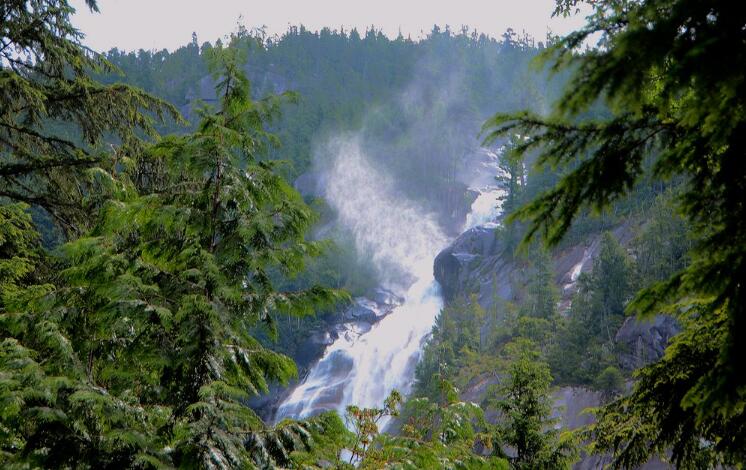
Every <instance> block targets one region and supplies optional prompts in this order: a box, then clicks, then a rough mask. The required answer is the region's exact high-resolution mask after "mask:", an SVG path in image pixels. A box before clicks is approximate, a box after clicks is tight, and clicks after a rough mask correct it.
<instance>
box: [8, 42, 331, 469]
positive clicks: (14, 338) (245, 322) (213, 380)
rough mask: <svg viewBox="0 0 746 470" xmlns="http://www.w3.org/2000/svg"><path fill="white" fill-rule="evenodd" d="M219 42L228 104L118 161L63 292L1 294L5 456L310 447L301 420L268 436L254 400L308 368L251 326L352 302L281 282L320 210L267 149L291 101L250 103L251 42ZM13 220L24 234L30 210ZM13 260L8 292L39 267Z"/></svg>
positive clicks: (231, 464)
mask: <svg viewBox="0 0 746 470" xmlns="http://www.w3.org/2000/svg"><path fill="white" fill-rule="evenodd" d="M211 54H212V56H211V58H212V61H211V69H212V71H213V73H214V74H215V78H216V79H217V80H218V92H219V95H220V97H221V101H220V103H219V109H218V110H217V111H211V110H209V109H205V110H204V111H203V113H202V116H203V117H202V121H201V123H200V125H199V127H198V129H197V131H196V132H195V133H194V134H192V135H187V136H183V137H171V138H167V139H163V140H162V141H160V142H158V143H156V144H154V145H153V146H151V147H150V148H148V149H147V150H145V151H144V152H142V153H136V154H132V155H130V156H128V158H127V159H123V160H122V161H120V163H119V165H120V166H119V168H118V171H117V172H116V173H114V174H112V175H111V177H110V181H111V184H110V185H109V190H108V191H106V192H103V193H101V194H99V197H101V198H102V200H104V201H105V202H102V205H101V213H100V217H97V218H96V223H95V226H94V228H93V230H91V231H90V232H89V233H87V234H86V235H85V236H83V237H80V238H78V239H76V240H74V241H71V242H69V243H67V244H66V245H65V246H63V247H62V250H61V251H62V255H63V256H62V258H61V259H60V260H59V265H58V268H61V269H58V274H57V276H56V277H55V280H56V286H45V285H41V286H36V287H34V288H27V289H25V290H24V292H23V293H22V295H20V294H14V295H12V296H11V298H10V300H12V301H6V300H4V305H3V307H4V309H3V312H1V313H0V327H1V328H2V333H3V336H6V335H7V336H8V337H9V338H8V339H7V340H5V341H4V342H3V343H2V345H3V348H4V350H3V353H4V354H3V358H2V361H3V362H2V364H1V365H2V367H3V368H2V371H3V374H4V381H3V384H4V385H3V388H2V389H0V399H3V400H4V401H6V402H7V403H8V404H9V406H8V407H7V408H5V407H4V410H5V411H4V412H3V414H2V416H0V417H1V418H2V425H3V426H2V429H3V434H2V435H0V438H1V439H2V440H1V441H0V446H1V448H2V451H3V454H2V455H1V456H0V458H2V461H3V462H4V463H5V464H7V465H19V466H21V465H24V464H26V465H32V466H41V467H64V466H72V465H89V466H91V467H95V468H123V467H130V466H140V465H153V466H158V465H176V466H180V467H186V468H192V467H209V468H247V467H248V468H251V467H252V466H254V465H255V464H258V462H263V461H266V458H265V457H266V456H269V457H270V458H272V459H274V461H276V462H287V461H289V455H288V454H289V452H291V451H292V450H293V449H294V447H293V445H296V444H297V446H298V447H299V448H303V446H304V445H305V444H306V443H307V439H304V438H303V436H304V435H306V434H308V430H307V429H306V426H305V425H304V424H293V425H286V426H284V427H283V428H282V429H281V430H277V432H278V433H280V434H281V435H282V436H284V437H283V439H284V441H283V442H284V443H285V445H284V446H277V445H272V443H273V442H275V443H276V442H278V441H277V439H270V438H269V437H270V436H272V435H273V434H272V433H271V432H270V431H269V430H267V429H266V427H265V425H264V424H263V423H262V421H261V420H260V419H259V418H258V417H257V416H256V415H255V414H254V413H253V411H251V409H250V408H248V407H247V406H246V405H245V404H244V401H245V399H246V398H247V397H248V396H249V395H251V394H255V393H259V392H266V391H267V382H268V381H269V380H277V381H280V382H286V381H287V380H288V379H289V378H290V377H291V376H293V375H294V374H295V366H294V364H293V363H292V361H291V360H290V359H289V358H287V357H285V356H282V355H280V354H277V353H275V352H273V351H271V350H268V349H266V348H264V347H263V346H261V344H260V343H259V342H258V341H257V340H256V339H254V338H253V337H252V336H250V335H249V333H248V332H249V331H250V329H251V328H252V327H254V326H255V325H257V324H259V323H264V324H266V325H267V326H268V327H269V328H270V329H272V326H273V317H274V316H275V315H277V314H280V313H283V312H285V313H289V314H297V315H301V314H304V313H307V312H311V311H313V309H314V308H316V307H318V306H320V305H324V304H329V303H330V302H333V301H336V300H338V299H341V298H342V296H341V295H340V294H338V293H337V292H334V291H330V290H327V289H324V288H321V287H312V288H310V289H308V290H304V291H295V292H280V291H278V290H277V289H276V288H275V284H276V283H277V281H278V280H280V279H283V278H284V277H287V276H293V275H294V274H295V273H297V272H298V271H299V270H301V269H302V267H303V263H304V260H305V259H306V258H307V257H308V256H314V255H316V254H318V252H319V248H320V247H319V245H318V244H317V243H311V242H307V241H305V239H304V235H305V232H306V230H307V229H308V228H309V227H310V224H311V223H312V221H313V217H312V213H311V211H310V209H309V208H308V207H307V206H306V205H305V204H304V203H303V201H302V199H301V198H300V196H299V195H298V194H297V193H296V192H295V191H294V190H293V189H292V188H291V187H290V186H289V185H288V183H287V182H286V181H285V180H283V179H282V178H281V177H279V176H278V175H277V174H276V172H275V169H274V165H273V164H271V163H267V162H265V161H262V154H263V151H264V149H265V148H266V146H267V145H271V144H274V143H275V138H274V137H273V136H272V135H271V134H268V133H267V132H266V131H265V130H264V126H265V123H266V121H267V120H268V119H270V118H271V117H272V116H273V115H274V113H276V110H277V107H278V98H276V97H270V98H268V99H266V100H263V101H260V102H255V101H253V100H251V98H250V96H249V83H248V81H247V79H246V78H245V76H244V74H243V72H242V62H241V56H240V51H238V50H236V49H234V48H224V47H216V48H213V50H212V53H211ZM11 216H12V217H13V218H14V219H16V220H19V221H20V222H17V224H18V226H19V227H20V228H21V229H23V228H24V225H22V221H23V220H24V219H23V217H24V215H23V212H22V209H16V210H15V211H14V212H11V213H10V215H9V217H11ZM3 217H5V212H3ZM26 217H27V216H26ZM26 223H27V222H26ZM14 243H30V241H26V242H24V238H23V237H18V236H17V239H16V240H15V241H14ZM12 261H13V262H14V263H16V264H18V263H20V264H19V266H21V267H20V268H16V269H15V270H14V272H15V273H16V274H14V275H13V276H12V277H9V278H8V279H9V281H7V282H6V281H5V279H4V282H3V285H4V286H5V285H11V287H12V284H13V283H14V282H15V283H17V281H16V279H18V278H21V277H23V274H24V271H28V269H27V268H23V263H24V260H12ZM8 290H11V289H8ZM248 443H251V445H248ZM263 443H264V444H266V446H265V445H263ZM291 444H292V445H291ZM267 446H269V447H267ZM257 456H259V457H261V458H259V457H257Z"/></svg>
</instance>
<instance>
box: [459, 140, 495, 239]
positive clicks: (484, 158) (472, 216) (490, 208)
mask: <svg viewBox="0 0 746 470" xmlns="http://www.w3.org/2000/svg"><path fill="white" fill-rule="evenodd" d="M478 155H479V157H480V158H481V161H480V162H479V165H478V171H477V173H476V175H473V181H472V185H471V186H470V187H469V189H471V190H472V191H476V192H478V193H479V195H478V196H477V198H476V199H475V200H474V202H473V203H472V204H471V210H470V211H469V213H468V214H467V215H466V223H465V224H464V228H463V231H466V230H469V229H470V228H474V227H476V226H480V225H481V226H495V225H496V221H497V218H498V217H499V216H500V214H501V213H502V198H503V196H505V190H504V189H502V188H500V187H498V186H497V184H496V181H495V175H499V176H504V172H503V170H502V169H501V168H500V165H499V164H498V161H499V158H500V156H499V155H498V153H495V152H492V151H490V150H487V149H480V151H479V152H478Z"/></svg>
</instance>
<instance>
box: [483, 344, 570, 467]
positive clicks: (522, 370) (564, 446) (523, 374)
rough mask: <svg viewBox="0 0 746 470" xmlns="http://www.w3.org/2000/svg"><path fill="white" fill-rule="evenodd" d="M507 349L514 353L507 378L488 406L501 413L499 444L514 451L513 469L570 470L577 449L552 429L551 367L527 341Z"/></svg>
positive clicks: (494, 389)
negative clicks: (565, 469) (558, 469)
mask: <svg viewBox="0 0 746 470" xmlns="http://www.w3.org/2000/svg"><path fill="white" fill-rule="evenodd" d="M506 347H507V348H508V349H513V350H514V351H513V352H512V353H511V354H512V359H511V361H510V363H509V365H508V376H507V378H506V379H505V381H504V382H503V383H501V384H500V385H499V386H495V387H493V388H492V389H491V393H490V395H488V397H487V404H488V406H491V407H494V408H496V409H497V410H498V411H499V412H500V413H501V416H500V417H499V418H498V438H497V441H498V442H501V443H502V444H505V445H507V446H510V447H511V448H512V449H514V450H515V456H514V457H510V458H509V461H510V466H511V468H515V469H531V468H570V466H571V465H572V463H573V461H574V460H575V458H576V456H577V455H576V453H577V448H576V444H575V443H574V440H573V438H571V437H570V436H569V435H565V436H560V434H559V432H558V431H557V430H556V429H554V428H553V425H554V420H553V419H552V417H551V416H552V400H551V397H550V395H549V386H550V384H551V383H552V376H551V374H550V372H549V366H548V365H547V364H546V363H544V362H542V361H541V360H540V354H539V353H538V352H537V351H535V350H534V349H533V346H532V344H531V343H530V342H528V341H526V340H524V339H520V340H518V341H517V342H515V343H510V344H508V345H507V346H506Z"/></svg>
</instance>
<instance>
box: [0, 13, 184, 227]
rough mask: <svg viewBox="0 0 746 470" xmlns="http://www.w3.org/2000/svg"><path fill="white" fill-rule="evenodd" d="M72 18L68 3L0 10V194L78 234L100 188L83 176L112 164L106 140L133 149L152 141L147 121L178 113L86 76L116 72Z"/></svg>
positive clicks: (128, 89)
mask: <svg viewBox="0 0 746 470" xmlns="http://www.w3.org/2000/svg"><path fill="white" fill-rule="evenodd" d="M86 5H87V6H88V7H89V8H91V9H92V10H96V9H97V6H96V2H95V0H86ZM73 12H74V9H73V8H72V7H71V6H70V4H69V2H68V1H66V0H24V1H21V0H13V1H7V2H3V3H2V5H0V25H2V26H0V101H1V102H2V103H3V105H2V107H0V197H3V198H7V199H10V200H14V201H22V202H25V203H28V204H34V205H39V206H42V207H44V208H45V209H47V210H48V211H49V213H50V214H51V215H52V216H53V217H54V218H55V221H56V222H57V223H58V225H60V226H61V227H62V228H63V229H65V230H66V231H67V232H75V233H78V234H79V233H80V232H81V230H84V229H85V227H82V226H83V225H85V221H86V220H88V217H87V216H88V213H89V211H90V207H86V206H87V205H94V204H95V197H94V195H95V185H96V184H98V180H97V178H96V174H95V172H94V173H92V172H90V171H86V170H88V169H91V168H94V167H97V166H101V165H103V166H104V167H106V168H111V165H116V157H117V154H116V153H115V154H113V155H112V154H111V152H109V149H108V148H105V147H103V144H104V139H108V140H109V141H112V140H116V141H117V142H118V143H120V144H122V145H123V146H125V147H137V146H138V145H139V141H140V137H141V136H143V135H146V136H148V135H149V136H154V135H155V130H154V127H153V122H154V118H161V117H164V116H165V115H170V116H171V117H174V118H176V116H177V113H176V111H175V109H174V108H173V107H172V106H170V105H167V104H166V103H165V102H164V101H161V100H159V99H157V98H154V97H152V96H150V95H148V94H146V93H144V92H143V91H141V90H139V89H137V88H134V87H131V86H128V85H124V84H117V85H103V84H101V83H99V82H97V81H95V80H94V79H92V78H91V76H90V74H91V73H94V72H100V73H103V72H109V73H112V72H115V71H116V69H115V68H114V67H113V66H112V65H111V64H110V63H109V62H108V61H107V60H105V59H104V58H103V57H102V56H101V55H99V54H96V53H94V52H93V51H91V50H89V49H88V48H86V47H85V46H83V45H82V43H81V40H82V39H83V35H82V34H81V33H80V32H79V31H78V30H76V29H75V28H74V27H73V26H72V24H71V23H70V15H72V13H73Z"/></svg>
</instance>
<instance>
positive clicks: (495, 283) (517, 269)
mask: <svg viewBox="0 0 746 470" xmlns="http://www.w3.org/2000/svg"><path fill="white" fill-rule="evenodd" d="M498 230H500V229H499V228H498V227H483V226H478V227H474V228H472V229H470V230H467V231H466V232H464V233H462V234H461V235H460V236H459V237H458V238H457V239H456V240H455V241H454V242H453V243H451V245H450V246H448V247H447V248H446V249H444V250H443V251H441V252H440V254H438V256H437V257H436V258H435V263H434V266H433V272H434V274H435V279H436V280H437V281H438V282H439V283H440V287H441V290H442V292H443V297H444V300H445V301H446V302H450V301H452V300H453V299H454V298H456V297H457V296H460V295H464V296H467V295H471V294H476V295H477V299H478V301H479V303H480V305H482V306H483V307H485V308H488V307H490V306H492V305H493V304H494V303H495V302H496V301H499V300H501V299H502V300H510V301H518V300H520V298H518V297H517V295H519V294H518V292H517V291H518V289H516V286H519V285H521V284H522V283H523V282H524V279H523V275H522V270H523V269H522V268H523V266H522V265H521V264H520V263H517V262H516V261H514V259H513V257H511V256H510V254H509V253H506V251H505V246H504V245H503V244H502V243H501V242H500V241H499V238H498V237H497V231H498ZM612 233H613V234H614V236H615V237H616V238H617V239H618V240H619V241H620V243H622V245H626V244H629V242H630V240H631V238H632V231H631V230H630V227H628V226H626V225H621V226H619V227H617V228H616V229H614V230H613V231H612ZM600 242H601V234H600V233H599V234H596V235H594V236H591V237H589V239H588V240H586V241H585V242H584V243H581V244H577V245H573V246H570V247H567V248H565V249H564V250H562V251H560V252H559V253H557V254H556V255H555V256H554V258H553V265H554V273H555V283H556V284H557V286H558V287H559V288H560V311H565V310H567V308H568V307H569V303H570V299H571V298H572V295H573V294H574V293H575V291H576V281H577V278H578V275H579V274H580V273H581V272H590V270H591V268H592V266H593V259H594V258H595V257H596V256H597V255H598V251H599V249H600V244H601V243H600Z"/></svg>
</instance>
